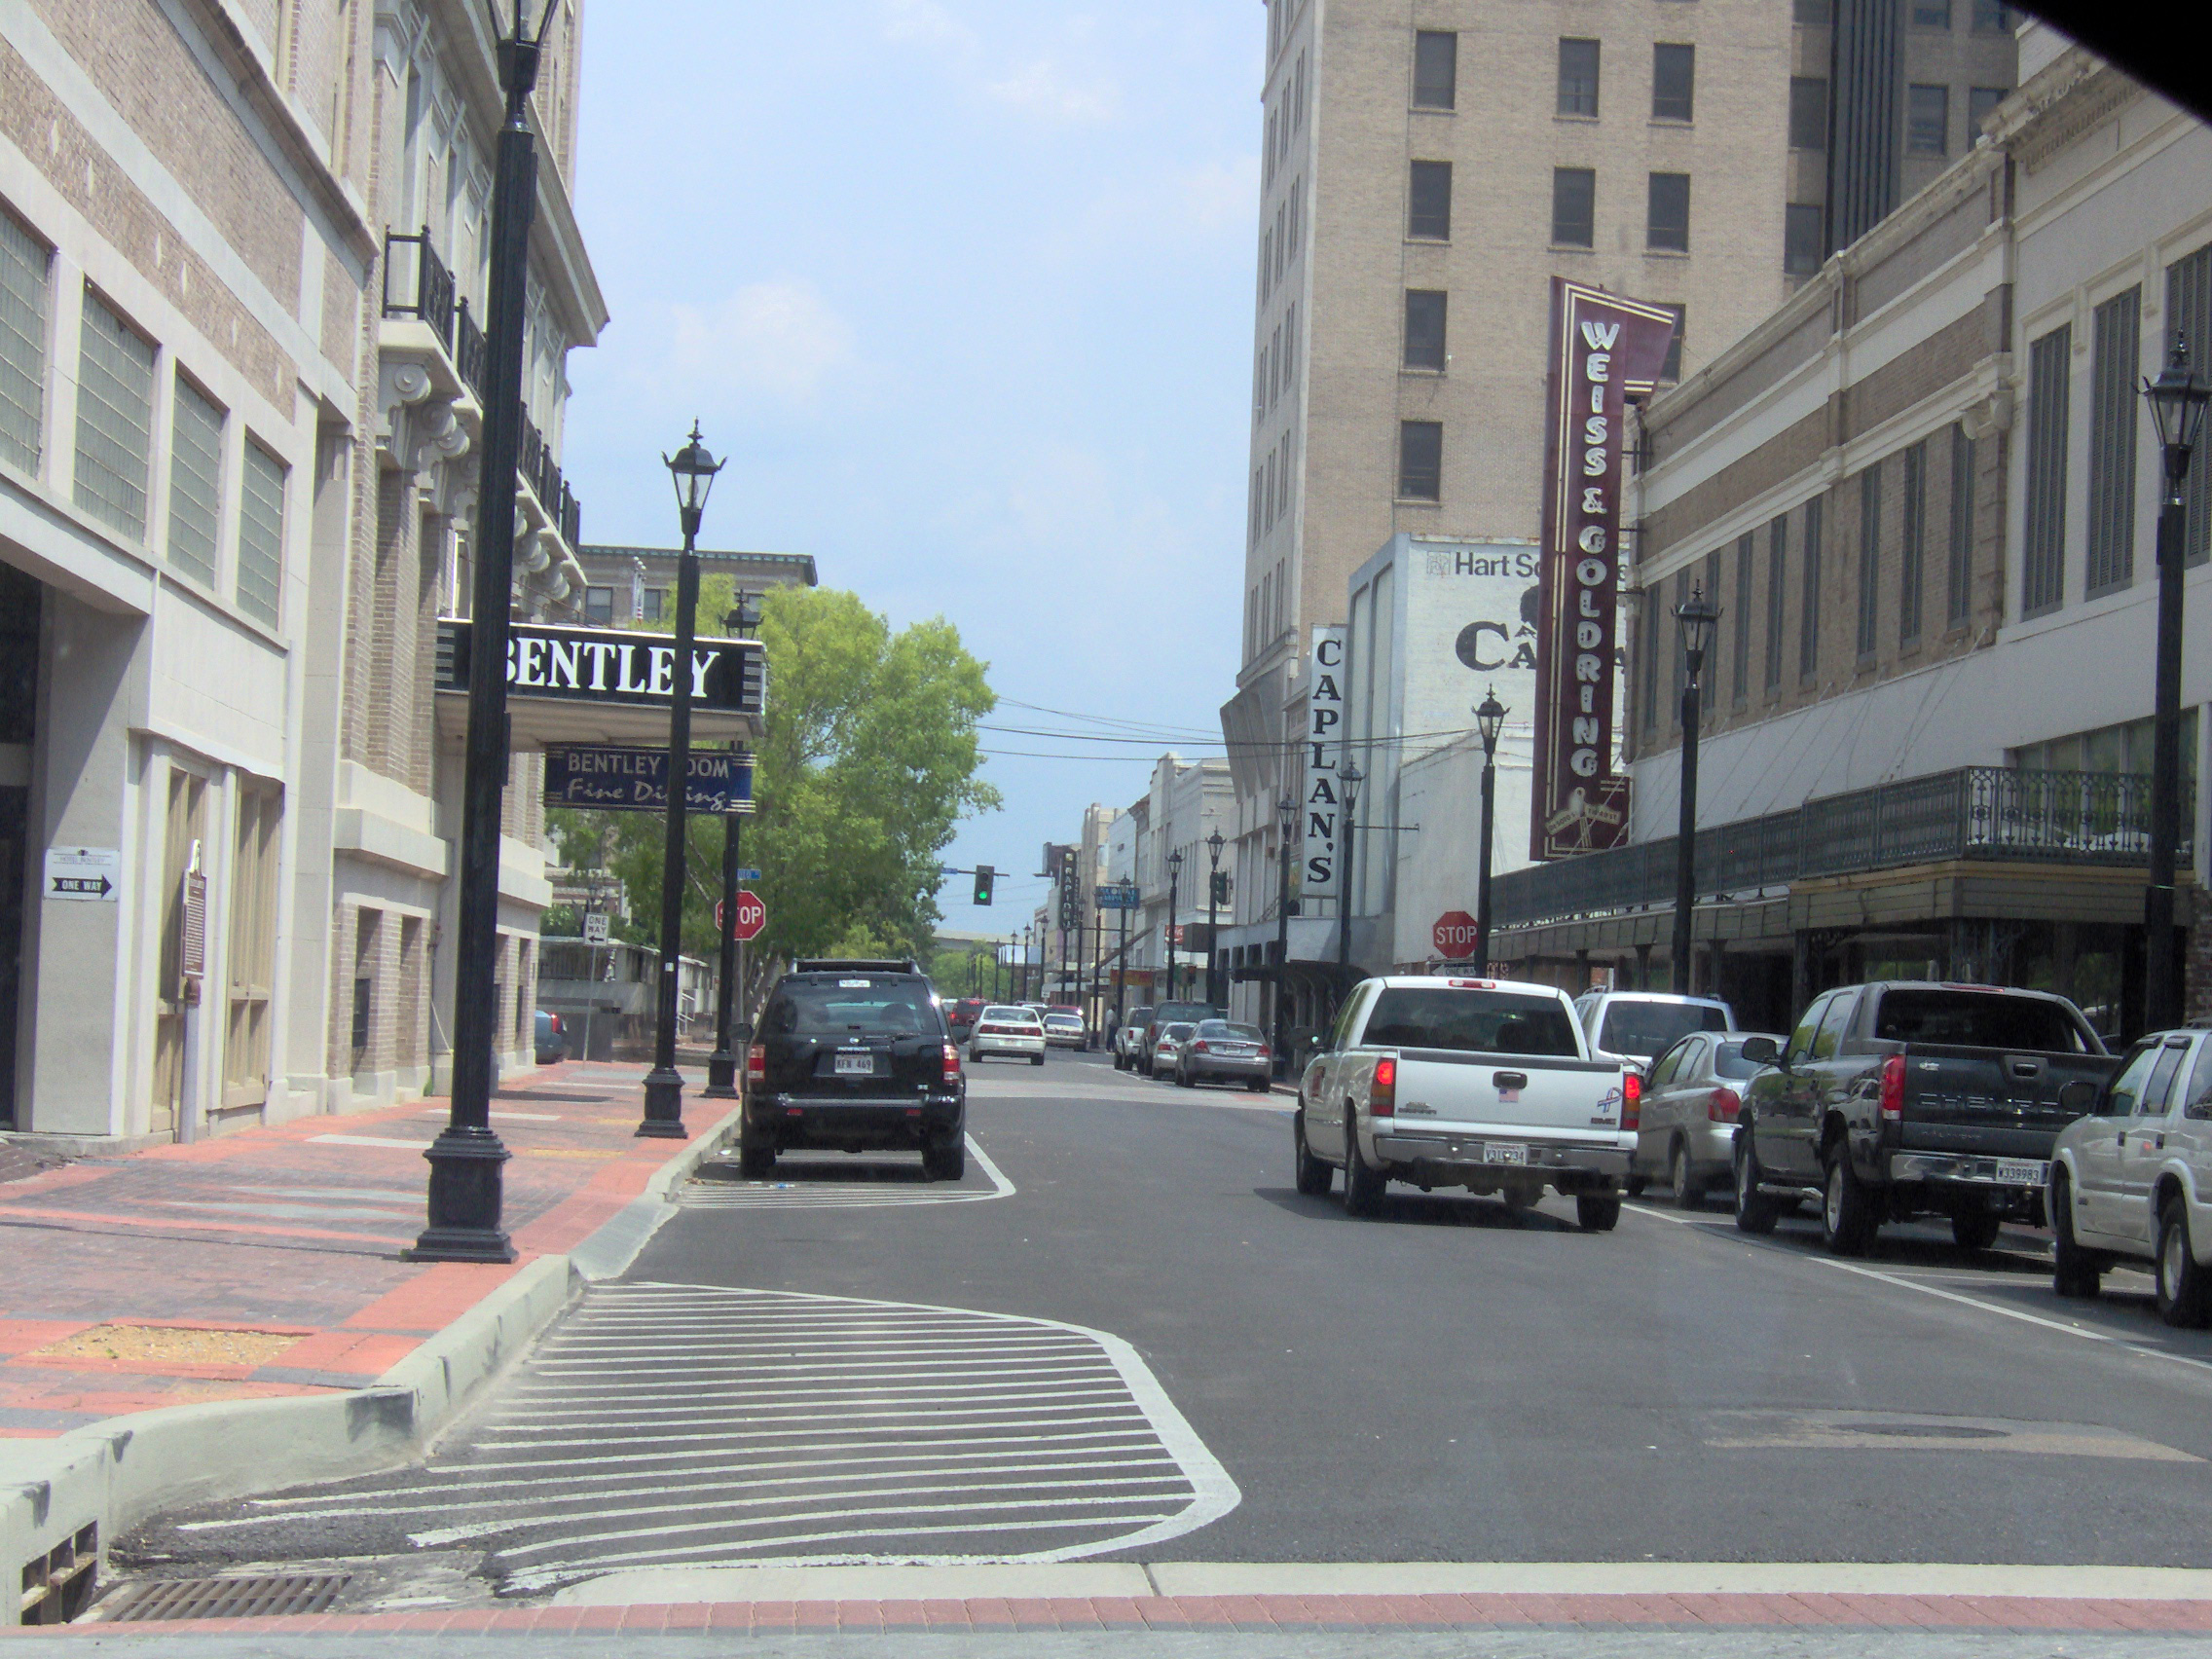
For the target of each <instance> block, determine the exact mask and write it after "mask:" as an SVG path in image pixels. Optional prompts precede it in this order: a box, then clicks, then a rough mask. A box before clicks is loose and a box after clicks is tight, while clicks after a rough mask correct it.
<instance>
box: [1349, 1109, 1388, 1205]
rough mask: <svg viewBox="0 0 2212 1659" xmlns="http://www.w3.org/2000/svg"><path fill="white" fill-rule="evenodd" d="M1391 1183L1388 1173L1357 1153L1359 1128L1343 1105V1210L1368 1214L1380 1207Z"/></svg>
mask: <svg viewBox="0 0 2212 1659" xmlns="http://www.w3.org/2000/svg"><path fill="white" fill-rule="evenodd" d="M1389 1185H1390V1177H1389V1176H1387V1175H1385V1174H1384V1173H1383V1171H1382V1170H1380V1169H1376V1168H1373V1167H1371V1166H1370V1165H1369V1163H1368V1161H1367V1160H1366V1159H1364V1158H1362V1157H1361V1156H1360V1154H1359V1130H1358V1127H1357V1126H1356V1125H1355V1124H1353V1123H1352V1121H1351V1109H1350V1107H1349V1106H1348V1105H1347V1106H1346V1109H1345V1213H1346V1215H1357V1216H1371V1215H1373V1214H1374V1213H1375V1212H1376V1211H1377V1210H1379V1209H1381V1208H1382V1207H1383V1193H1384V1192H1385V1191H1386V1190H1387V1189H1388V1187H1389Z"/></svg>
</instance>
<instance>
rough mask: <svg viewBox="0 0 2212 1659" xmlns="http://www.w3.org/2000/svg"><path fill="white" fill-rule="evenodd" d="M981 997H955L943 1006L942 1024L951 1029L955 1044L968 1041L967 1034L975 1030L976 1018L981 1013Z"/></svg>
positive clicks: (982, 1000) (982, 1001)
mask: <svg viewBox="0 0 2212 1659" xmlns="http://www.w3.org/2000/svg"><path fill="white" fill-rule="evenodd" d="M984 1000H985V999H983V998H982V997H956V998H955V999H953V1000H952V1001H951V1002H948V1003H946V1004H945V1005H944V1022H945V1024H947V1025H949V1026H951V1027H952V1040H953V1041H954V1042H955V1043H965V1042H967V1041H968V1033H969V1032H971V1031H973V1030H975V1029H976V1016H977V1014H981V1013H982V1012H983V1003H984Z"/></svg>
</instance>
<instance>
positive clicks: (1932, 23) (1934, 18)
mask: <svg viewBox="0 0 2212 1659" xmlns="http://www.w3.org/2000/svg"><path fill="white" fill-rule="evenodd" d="M1912 26H1913V27H1914V28H1916V29H1947V28H1949V27H1950V26H1951V0H1912Z"/></svg>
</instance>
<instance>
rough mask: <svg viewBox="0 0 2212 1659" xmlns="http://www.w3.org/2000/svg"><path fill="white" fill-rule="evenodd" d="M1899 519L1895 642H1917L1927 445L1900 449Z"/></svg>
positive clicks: (1924, 562) (1924, 558) (1925, 539)
mask: <svg viewBox="0 0 2212 1659" xmlns="http://www.w3.org/2000/svg"><path fill="white" fill-rule="evenodd" d="M1901 504H1902V506H1903V509H1904V510H1903V522H1902V524H1901V526H1900V534H1899V538H1898V645H1899V646H1900V647H1904V648H1908V649H1909V648H1910V647H1911V646H1913V645H1918V644H1920V596H1921V589H1922V587H1923V585H1924V576H1923V571H1925V570H1926V568H1927V563H1928V445H1927V443H1926V441H1925V440H1924V441H1922V442H1920V443H1917V444H1914V445H1913V446H1912V447H1911V448H1910V449H1908V450H1906V451H1905V452H1904V500H1903V502H1902V503H1901Z"/></svg>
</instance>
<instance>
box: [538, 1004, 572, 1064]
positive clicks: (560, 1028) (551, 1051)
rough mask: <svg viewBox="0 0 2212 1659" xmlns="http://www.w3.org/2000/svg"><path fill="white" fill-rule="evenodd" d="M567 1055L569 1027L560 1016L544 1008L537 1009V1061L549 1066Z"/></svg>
mask: <svg viewBox="0 0 2212 1659" xmlns="http://www.w3.org/2000/svg"><path fill="white" fill-rule="evenodd" d="M568 1057H569V1028H568V1026H567V1025H565V1024H563V1023H562V1020H561V1016H560V1015H559V1014H554V1013H551V1012H549V1011H548V1010H546V1009H542V1008H541V1009H539V1010H538V1011H537V1063H538V1064H539V1065H541V1066H549V1065H551V1064H553V1063H554V1061H556V1060H565V1059H567V1058H568Z"/></svg>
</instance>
